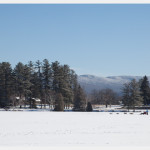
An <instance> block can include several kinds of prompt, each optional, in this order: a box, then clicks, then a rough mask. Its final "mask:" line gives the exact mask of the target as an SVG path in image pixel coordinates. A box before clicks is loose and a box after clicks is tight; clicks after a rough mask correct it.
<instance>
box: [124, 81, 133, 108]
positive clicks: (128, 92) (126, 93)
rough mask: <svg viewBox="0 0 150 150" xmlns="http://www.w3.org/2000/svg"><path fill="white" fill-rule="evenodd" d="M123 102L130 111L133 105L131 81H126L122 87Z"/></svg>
mask: <svg viewBox="0 0 150 150" xmlns="http://www.w3.org/2000/svg"><path fill="white" fill-rule="evenodd" d="M122 92H123V96H122V103H123V105H124V106H126V107H127V109H128V111H129V108H130V105H131V83H125V84H124V87H123V89H122Z"/></svg>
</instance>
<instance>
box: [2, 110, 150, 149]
mask: <svg viewBox="0 0 150 150" xmlns="http://www.w3.org/2000/svg"><path fill="white" fill-rule="evenodd" d="M0 120H1V121H0V146H117V147H118V146H123V147H124V146H138V147H139V146H142V147H143V146H148V147H149V146H150V142H149V141H150V116H149V115H140V113H135V114H124V113H119V114H116V113H113V114H110V113H106V112H92V113H88V112H83V113H80V112H5V111H1V112H0Z"/></svg>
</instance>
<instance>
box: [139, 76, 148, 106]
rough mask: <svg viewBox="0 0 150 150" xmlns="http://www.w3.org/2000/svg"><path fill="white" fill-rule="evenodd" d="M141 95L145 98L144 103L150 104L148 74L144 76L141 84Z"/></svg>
mask: <svg viewBox="0 0 150 150" xmlns="http://www.w3.org/2000/svg"><path fill="white" fill-rule="evenodd" d="M140 90H141V96H142V97H143V100H144V105H149V104H150V87H149V81H148V78H147V76H144V77H143V79H142V82H141V86H140Z"/></svg>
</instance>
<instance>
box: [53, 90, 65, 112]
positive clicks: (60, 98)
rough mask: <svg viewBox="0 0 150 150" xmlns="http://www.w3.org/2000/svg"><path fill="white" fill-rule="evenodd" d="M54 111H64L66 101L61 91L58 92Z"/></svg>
mask: <svg viewBox="0 0 150 150" xmlns="http://www.w3.org/2000/svg"><path fill="white" fill-rule="evenodd" d="M54 111H64V101H63V96H62V94H61V93H57V94H56V99H55V108H54Z"/></svg>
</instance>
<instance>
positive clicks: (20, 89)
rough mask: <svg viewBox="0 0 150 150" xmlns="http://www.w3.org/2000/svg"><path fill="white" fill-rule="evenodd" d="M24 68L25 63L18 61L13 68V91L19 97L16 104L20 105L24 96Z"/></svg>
mask: <svg viewBox="0 0 150 150" xmlns="http://www.w3.org/2000/svg"><path fill="white" fill-rule="evenodd" d="M24 70H25V65H24V64H22V63H21V62H19V63H18V64H17V65H16V66H15V68H14V71H13V72H14V73H13V74H14V79H15V91H16V92H15V93H16V97H19V99H18V100H17V104H18V105H20V106H21V105H22V104H23V101H24V98H25V84H24Z"/></svg>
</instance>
